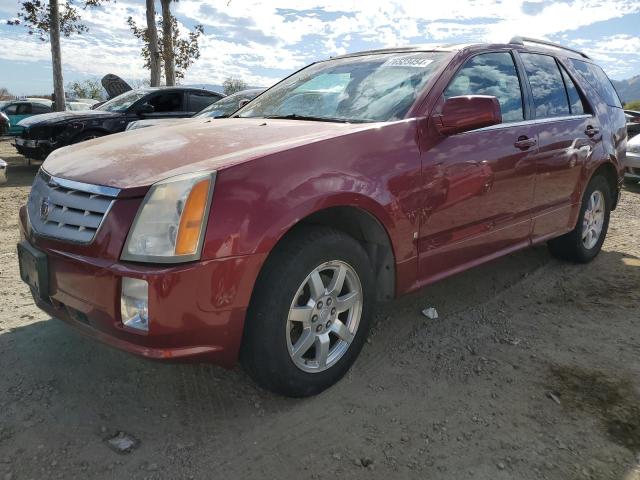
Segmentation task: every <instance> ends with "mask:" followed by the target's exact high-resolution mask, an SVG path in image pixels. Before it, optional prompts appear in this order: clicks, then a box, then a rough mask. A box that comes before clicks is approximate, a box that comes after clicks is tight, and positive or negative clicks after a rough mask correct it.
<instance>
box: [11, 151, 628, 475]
mask: <svg viewBox="0 0 640 480" xmlns="http://www.w3.org/2000/svg"><path fill="white" fill-rule="evenodd" d="M0 158H5V159H7V160H8V161H9V162H10V164H11V167H12V168H11V171H10V182H9V183H8V184H6V185H4V186H0V368H1V370H0V480H2V479H4V480H15V479H43V478H64V479H69V478H82V479H94V478H114V479H115V478H132V479H155V478H170V479H182V478H184V479H187V478H194V479H200V478H211V479H213V478H224V479H254V478H255V479H258V478H260V479H265V478H267V479H269V478H310V479H316V478H317V479H322V478H349V479H352V478H353V479H358V478H362V479H365V478H366V479H391V478H392V479H405V478H406V479H414V478H415V479H463V478H473V479H487V480H489V479H491V480H494V479H495V480H499V479H545V478H547V479H558V480H560V479H561V480H567V479H569V480H570V479H619V480H640V456H639V454H640V360H639V358H640V322H639V320H640V313H639V312H640V309H639V308H638V307H639V305H640V218H639V217H640V188H637V187H633V189H627V190H626V191H625V192H624V193H623V196H622V203H621V204H620V206H619V207H618V209H617V210H616V211H615V212H614V214H613V216H612V220H611V227H610V230H609V236H608V238H607V241H606V243H605V245H604V251H603V252H602V253H601V255H600V256H599V257H598V258H597V259H596V260H595V261H594V262H593V263H591V264H589V265H586V266H584V265H571V264H567V263H562V262H560V261H558V260H555V259H553V258H552V257H550V256H549V254H548V253H547V250H546V248H545V247H537V248H533V249H529V250H526V251H522V252H519V253H517V254H514V255H510V256H508V257H506V258H503V259H500V260H498V261H495V262H493V263H490V264H488V265H485V266H483V267H480V268H477V269H474V270H472V271H469V272H466V273H463V274H460V275H457V276H455V277H453V278H451V279H448V280H445V281H443V282H440V283H439V284H436V285H434V286H432V287H429V288H427V289H424V290H422V291H420V292H418V293H416V294H413V295H410V296H408V297H404V298H402V299H400V300H398V301H395V302H392V303H389V304H386V305H384V306H382V307H380V308H379V309H378V311H377V314H376V322H375V327H374V331H373V334H372V336H371V339H370V342H368V343H367V345H365V348H364V350H363V352H362V355H361V356H360V358H359V359H358V361H357V362H356V364H355V366H354V368H353V369H352V370H351V372H350V373H349V374H348V375H347V377H346V378H345V379H344V380H343V381H341V382H340V383H339V384H338V385H336V386H335V387H334V388H332V389H330V390H328V391H326V392H325V393H323V394H321V395H319V396H317V397H315V398H310V399H306V400H290V399H284V398H279V397H276V396H274V395H271V394H269V393H266V392H264V391H262V390H260V389H259V388H257V387H256V386H255V385H254V384H253V383H252V382H251V381H250V380H249V379H248V378H247V377H246V376H245V374H244V373H243V372H242V371H241V370H239V369H237V370H233V371H226V370H223V369H220V368H217V367H213V366H209V365H187V364H178V365H176V364H160V363H153V362H151V361H147V360H143V359H139V358H136V357H133V356H130V355H128V354H125V353H122V352H119V351H116V350H113V349H111V348H109V347H106V346H104V345H101V344H98V343H96V342H95V341H93V340H91V339H87V338H85V337H83V336H81V335H79V334H78V333H77V332H76V331H74V330H73V329H72V328H71V327H69V326H67V325H65V324H63V323H61V322H60V321H57V320H54V319H50V318H48V317H47V315H45V314H44V313H42V312H41V311H39V310H37V309H36V308H35V307H34V305H33V303H32V301H31V298H30V296H29V293H28V290H27V288H26V287H25V286H24V285H23V284H22V283H21V282H20V281H19V274H18V268H17V258H16V253H15V243H16V240H17V238H18V235H17V226H16V223H17V211H18V207H19V205H21V204H22V203H24V202H25V199H26V197H27V194H28V191H29V186H30V184H31V181H32V179H33V175H34V173H35V172H36V169H37V167H24V166H19V165H21V164H22V160H21V159H20V158H19V157H16V156H15V154H14V153H12V148H11V147H10V146H9V145H8V143H7V142H0ZM427 306H434V307H436V308H437V310H438V312H439V315H440V318H438V319H436V320H430V319H428V318H426V317H424V316H422V315H421V314H420V312H421V310H422V309H423V308H425V307H427ZM120 431H122V432H126V433H127V434H129V435H132V436H134V437H135V438H136V439H138V440H139V441H140V444H139V446H138V447H137V448H136V449H134V450H133V451H132V452H131V453H129V454H126V455H121V454H117V453H115V452H114V451H112V450H111V449H109V448H108V446H107V444H106V443H105V439H108V438H111V437H113V436H114V435H115V434H117V433H118V432H120Z"/></svg>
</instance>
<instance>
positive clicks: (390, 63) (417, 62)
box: [380, 54, 433, 68]
mask: <svg viewBox="0 0 640 480" xmlns="http://www.w3.org/2000/svg"><path fill="white" fill-rule="evenodd" d="M431 63H433V60H432V59H430V58H428V57H426V56H424V55H420V54H418V55H415V54H414V55H403V56H401V57H393V58H390V59H389V60H387V61H386V62H384V63H383V64H382V65H380V66H381V67H411V68H425V67H427V66H428V65H429V64H431Z"/></svg>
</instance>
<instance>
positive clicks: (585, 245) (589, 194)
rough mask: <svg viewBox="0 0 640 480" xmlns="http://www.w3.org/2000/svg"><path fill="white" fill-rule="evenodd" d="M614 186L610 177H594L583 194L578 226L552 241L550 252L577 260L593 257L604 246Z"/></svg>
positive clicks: (581, 260) (560, 256) (586, 260)
mask: <svg viewBox="0 0 640 480" xmlns="http://www.w3.org/2000/svg"><path fill="white" fill-rule="evenodd" d="M611 200H612V199H611V189H610V187H609V183H608V182H607V179H606V178H604V177H602V176H600V175H597V176H595V177H593V178H592V179H591V181H590V182H589V184H588V185H587V188H586V190H585V192H584V195H583V196H582V205H581V207H580V213H579V215H578V221H577V223H576V227H575V228H574V229H573V230H572V231H570V232H569V233H567V234H565V235H562V236H561V237H558V238H554V239H553V240H549V242H548V247H549V251H550V252H551V253H552V254H553V255H554V256H556V257H558V258H561V259H563V260H569V261H571V262H577V263H588V262H590V261H591V260H593V259H594V258H595V257H596V256H597V255H598V253H600V250H601V248H602V244H603V243H604V240H605V237H606V236H607V230H608V228H609V215H610V213H611Z"/></svg>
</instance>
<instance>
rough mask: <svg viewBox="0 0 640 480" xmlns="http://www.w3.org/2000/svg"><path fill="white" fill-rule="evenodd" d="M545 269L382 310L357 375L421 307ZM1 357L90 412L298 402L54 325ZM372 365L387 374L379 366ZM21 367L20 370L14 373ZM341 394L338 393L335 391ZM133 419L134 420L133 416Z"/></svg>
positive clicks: (413, 323)
mask: <svg viewBox="0 0 640 480" xmlns="http://www.w3.org/2000/svg"><path fill="white" fill-rule="evenodd" d="M550 262H551V263H552V265H551V267H550V268H552V269H553V268H561V265H562V263H561V262H559V261H557V260H554V259H552V258H551V257H550V256H549V255H548V253H547V252H546V248H544V247H537V248H531V249H528V250H525V251H521V252H518V253H515V254H512V255H509V256H507V257H505V258H502V259H498V260H496V261H494V262H491V263H489V264H487V265H484V266H481V267H478V268H475V269H472V270H470V271H467V272H464V273H461V274H458V275H456V276H454V277H451V278H449V279H446V280H443V281H440V282H439V283H437V284H435V285H433V286H430V287H426V288H424V289H422V290H420V291H419V292H416V293H413V294H410V295H407V296H404V297H402V298H400V299H398V300H394V301H392V302H388V303H385V304H382V305H380V306H379V307H378V309H377V311H376V314H375V318H374V322H373V328H372V332H371V338H372V341H371V342H369V344H368V345H366V346H365V348H364V350H363V353H362V358H360V359H359V360H358V361H356V370H357V369H358V364H359V363H362V362H363V363H364V364H367V365H371V361H372V359H371V358H368V357H371V356H372V355H374V356H376V357H378V356H381V357H384V356H385V352H388V351H390V349H392V348H393V346H395V345H398V343H399V342H402V341H403V340H405V339H406V338H408V337H409V336H410V335H411V333H412V332H413V331H414V330H415V329H416V328H420V326H421V325H424V324H425V322H427V321H428V319H427V318H426V317H424V316H422V315H421V310H422V309H423V308H426V307H430V306H433V307H435V308H437V310H438V312H439V313H440V316H441V317H443V316H444V318H445V319H446V318H447V317H452V316H455V315H459V314H461V313H462V314H464V312H465V310H469V309H473V308H476V307H478V306H481V305H482V304H485V303H486V302H488V301H490V300H491V299H492V298H494V297H495V296H496V295H498V294H499V293H501V292H503V291H505V290H507V289H510V288H513V287H514V285H515V284H517V283H519V282H520V281H523V280H525V279H526V278H527V277H528V276H529V275H530V274H532V273H533V272H535V271H536V270H538V269H539V268H541V267H543V266H544V265H547V264H549V263H550ZM598 262H602V263H604V262H606V263H609V262H614V263H615V264H616V265H618V266H619V269H618V272H619V275H620V276H622V277H624V276H628V278H636V277H637V274H636V276H635V277H634V276H630V275H626V273H625V272H626V271H627V270H628V271H629V272H630V271H631V270H633V271H634V272H636V271H637V269H638V268H640V259H637V258H635V257H629V256H625V255H624V254H621V253H618V252H604V251H603V252H601V254H600V257H599V258H598ZM609 293H611V292H605V294H609ZM619 294H620V295H624V292H619ZM372 344H373V345H372ZM0 352H2V353H1V354H2V355H3V356H5V357H9V358H5V359H4V360H3V361H2V363H3V364H4V365H8V366H12V367H13V368H12V371H13V372H15V374H19V375H22V376H24V377H27V378H33V379H36V378H40V379H42V377H43V374H44V373H45V372H46V376H48V377H50V379H51V384H52V385H55V386H56V390H58V391H59V393H62V392H65V395H66V396H67V398H66V399H65V403H66V404H70V405H77V404H81V403H83V400H82V397H83V396H84V395H85V394H86V392H87V391H91V392H93V393H94V394H95V395H96V397H95V398H94V399H93V401H92V402H91V405H92V406H93V407H95V408H96V409H97V410H99V409H100V405H103V406H106V405H107V404H109V403H110V401H109V399H111V398H114V399H115V398H118V397H122V398H134V397H135V398H137V402H136V404H137V407H139V408H154V409H156V408H159V409H162V407H163V406H165V407H166V408H167V409H171V408H170V407H171V406H173V405H175V404H176V403H183V404H185V403H188V404H190V406H191V408H194V409H196V410H206V409H207V408H215V406H216V405H217V406H220V407H222V406H223V405H224V409H225V410H229V409H231V410H230V411H228V412H227V413H228V414H230V415H232V416H234V417H235V416H237V415H243V414H245V413H246V412H245V410H247V409H249V410H252V411H253V410H254V407H255V405H254V404H253V403H252V402H248V401H244V402H243V401H240V402H239V401H238V398H241V397H243V396H246V398H247V399H249V398H254V397H260V398H261V399H262V401H264V402H267V403H266V404H265V405H263V406H262V407H266V408H268V409H269V410H272V409H273V410H277V409H278V408H280V407H281V406H283V405H286V404H288V403H296V402H299V400H287V399H283V398H281V397H278V396H275V395H270V394H266V392H264V391H263V390H261V389H260V388H259V387H257V386H255V385H254V384H253V382H252V381H251V380H250V379H249V378H248V377H247V376H246V375H245V374H244V373H243V372H242V370H241V369H240V368H236V369H233V370H226V369H223V368H218V367H216V366H212V365H208V364H193V363H164V362H158V361H153V360H147V359H143V358H139V357H136V356H132V355H130V354H127V353H124V352H121V351H119V350H115V349H113V348H110V347H108V346H106V345H103V344H101V343H100V342H98V341H96V340H94V339H92V338H87V337H85V336H83V335H82V334H80V333H79V332H77V331H76V330H75V329H74V328H73V327H72V326H70V325H67V324H65V323H64V322H62V321H59V320H56V319H48V320H45V321H40V322H36V323H32V324H29V325H27V326H23V327H18V328H15V329H12V330H11V331H4V332H3V331H0ZM375 363H376V365H377V366H378V367H381V368H384V362H383V361H380V359H376V360H375ZM18 366H19V367H20V368H16V367H18ZM5 380H6V379H5ZM353 380H355V379H352V380H351V381H353ZM7 386H8V387H10V385H7ZM363 387H365V386H364V385H363ZM339 389H340V387H339V386H338V387H335V388H334V391H335V390H339ZM214 390H215V392H214ZM159 392H162V393H160V394H159ZM269 405H270V406H271V408H270V407H269ZM85 407H86V405H85ZM135 409H136V406H132V408H130V409H129V410H130V412H132V411H134V410H135ZM107 410H110V409H109V408H107ZM138 413H141V412H138ZM135 418H136V415H133V416H132V417H131V419H132V420H133V419H135Z"/></svg>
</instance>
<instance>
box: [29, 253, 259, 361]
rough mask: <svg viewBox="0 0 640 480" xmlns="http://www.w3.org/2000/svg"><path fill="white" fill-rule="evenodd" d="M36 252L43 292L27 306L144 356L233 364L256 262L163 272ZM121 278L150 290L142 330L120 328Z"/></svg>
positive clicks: (233, 260)
mask: <svg viewBox="0 0 640 480" xmlns="http://www.w3.org/2000/svg"><path fill="white" fill-rule="evenodd" d="M30 243H31V242H30ZM31 244H32V245H33V243H31ZM36 248H39V247H37V245H36ZM40 250H41V251H43V252H44V253H46V254H47V263H48V280H49V289H48V292H47V293H48V295H47V298H46V299H44V300H43V299H41V298H39V296H38V295H35V294H34V300H35V302H36V304H37V305H38V307H40V308H41V309H42V310H44V311H45V312H46V313H48V314H49V315H51V316H52V317H55V318H59V319H61V320H64V321H65V322H67V323H69V324H71V325H73V326H74V327H76V328H78V329H79V330H80V331H81V332H82V333H84V334H86V335H88V336H90V337H93V338H95V339H97V340H100V341H102V342H104V343H106V344H108V345H111V346H113V347H116V348H119V349H121V350H125V351H127V352H130V353H133V354H136V355H140V356H143V357H147V358H152V359H192V360H201V361H209V362H213V363H216V364H218V365H221V366H223V367H228V368H230V367H232V366H234V365H235V364H236V362H237V358H238V353H239V349H240V343H241V340H242V332H243V328H244V319H245V314H246V311H247V307H248V303H249V300H250V297H251V291H252V289H253V283H254V281H255V278H256V277H257V275H258V271H259V269H260V266H261V265H262V261H263V258H262V256H258V255H251V256H244V257H231V258H226V259H220V260H209V261H203V262H195V263H191V264H187V265H181V266H172V267H169V268H165V267H150V266H143V265H135V264H131V263H121V262H110V261H105V260H101V259H95V258H87V257H81V256H77V255H70V254H65V253H64V252H58V251H55V250H51V249H42V248H40ZM123 277H132V278H141V279H144V280H146V281H147V282H148V284H149V331H148V332H140V331H138V330H135V329H130V328H128V327H126V326H124V325H123V324H122V322H121V316H120V293H121V282H122V278H123Z"/></svg>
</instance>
